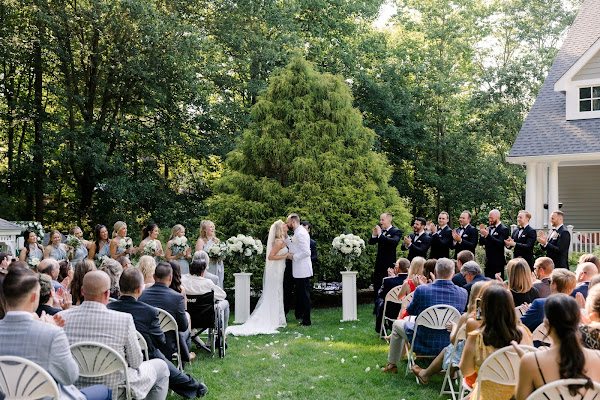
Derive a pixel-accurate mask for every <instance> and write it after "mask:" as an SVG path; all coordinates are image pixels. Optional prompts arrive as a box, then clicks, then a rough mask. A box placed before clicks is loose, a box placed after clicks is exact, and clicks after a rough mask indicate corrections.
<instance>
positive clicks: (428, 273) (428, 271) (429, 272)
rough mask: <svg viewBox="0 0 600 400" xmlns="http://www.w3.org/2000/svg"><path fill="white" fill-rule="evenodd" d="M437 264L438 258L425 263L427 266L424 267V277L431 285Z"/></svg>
mask: <svg viewBox="0 0 600 400" xmlns="http://www.w3.org/2000/svg"><path fill="white" fill-rule="evenodd" d="M436 263H437V259H436V258H430V259H429V260H426V261H425V264H424V265H423V275H424V276H425V278H427V282H429V283H431V282H432V281H433V278H432V276H433V272H434V271H435V264H436ZM454 270H455V271H456V267H455V268H454ZM452 276H454V273H453V274H452Z"/></svg>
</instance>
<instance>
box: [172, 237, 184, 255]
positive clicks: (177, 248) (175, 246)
mask: <svg viewBox="0 0 600 400" xmlns="http://www.w3.org/2000/svg"><path fill="white" fill-rule="evenodd" d="M187 242H188V240H187V238H186V237H185V236H177V237H175V238H173V242H172V243H171V247H170V249H171V251H172V252H174V253H177V254H180V253H183V252H184V251H185V250H186V249H187V247H188V245H187Z"/></svg>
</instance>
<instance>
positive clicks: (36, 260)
mask: <svg viewBox="0 0 600 400" xmlns="http://www.w3.org/2000/svg"><path fill="white" fill-rule="evenodd" d="M28 264H29V265H31V266H32V267H33V268H37V266H38V265H40V259H39V258H37V257H31V258H30V259H29V262H28Z"/></svg>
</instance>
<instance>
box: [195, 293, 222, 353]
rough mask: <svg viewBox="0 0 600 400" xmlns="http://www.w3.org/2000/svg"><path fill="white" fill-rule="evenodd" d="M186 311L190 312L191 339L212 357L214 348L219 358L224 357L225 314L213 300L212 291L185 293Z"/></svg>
mask: <svg viewBox="0 0 600 400" xmlns="http://www.w3.org/2000/svg"><path fill="white" fill-rule="evenodd" d="M186 296H187V312H188V313H189V314H190V319H191V322H192V323H191V325H190V330H191V331H192V341H193V342H194V343H196V344H197V345H199V346H200V347H202V348H203V349H205V350H207V351H209V352H210V353H211V354H212V355H213V357H214V356H215V350H217V351H218V354H219V358H224V357H225V325H224V322H225V315H224V312H223V311H222V310H219V308H218V306H217V304H218V301H216V302H215V296H214V292H212V291H211V292H209V293H206V294H200V295H198V294H196V295H194V294H187V295H186Z"/></svg>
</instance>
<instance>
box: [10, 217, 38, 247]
mask: <svg viewBox="0 0 600 400" xmlns="http://www.w3.org/2000/svg"><path fill="white" fill-rule="evenodd" d="M13 223H14V224H16V225H19V226H21V227H22V228H23V231H26V230H27V231H32V232H35V234H36V236H37V240H38V243H42V241H43V240H44V236H45V235H46V232H45V231H44V227H43V226H42V224H40V223H39V222H37V221H14V222H13Z"/></svg>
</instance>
